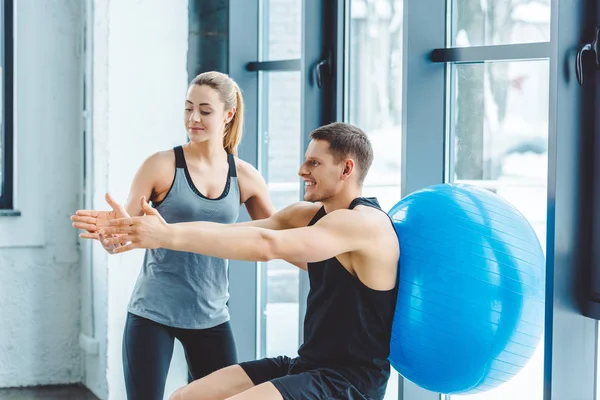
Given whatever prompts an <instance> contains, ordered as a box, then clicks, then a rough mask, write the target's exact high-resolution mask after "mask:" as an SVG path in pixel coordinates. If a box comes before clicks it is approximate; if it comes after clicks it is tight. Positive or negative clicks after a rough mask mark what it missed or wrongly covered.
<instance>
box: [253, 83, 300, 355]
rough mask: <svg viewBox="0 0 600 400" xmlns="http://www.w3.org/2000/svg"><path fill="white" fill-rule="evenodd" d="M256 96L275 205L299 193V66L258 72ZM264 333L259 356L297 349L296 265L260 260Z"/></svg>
mask: <svg viewBox="0 0 600 400" xmlns="http://www.w3.org/2000/svg"><path fill="white" fill-rule="evenodd" d="M262 88H263V97H262V102H261V110H262V111H261V114H262V122H261V123H262V128H263V132H262V139H263V147H262V148H263V149H264V151H263V157H262V160H263V161H262V163H263V165H262V169H263V174H264V175H265V178H266V180H267V183H268V185H269V192H270V194H271V197H272V199H273V202H274V203H275V207H276V208H277V209H278V210H280V209H282V208H284V207H286V206H288V205H290V204H292V203H295V202H297V201H298V200H299V199H300V179H299V177H298V175H297V173H298V168H299V165H300V163H299V160H300V155H301V154H303V151H302V149H301V143H302V141H301V136H300V135H301V132H300V124H301V121H300V72H299V71H293V72H268V73H264V74H262ZM263 271H265V275H266V276H263V280H264V279H266V282H265V283H264V285H263V287H264V290H265V292H266V293H263V296H266V308H265V310H264V318H265V320H264V323H265V325H266V326H265V330H264V331H263V332H264V333H263V334H265V335H266V336H265V337H264V338H263V343H264V347H263V349H264V350H263V352H264V354H263V356H267V357H273V356H278V355H283V354H285V355H288V356H290V357H293V356H296V355H297V350H298V340H299V335H298V332H299V330H298V328H299V327H298V322H299V307H298V300H299V271H300V270H299V269H298V268H296V267H295V266H293V265H291V264H288V263H287V262H285V261H281V260H273V261H269V262H267V263H265V264H264V268H263Z"/></svg>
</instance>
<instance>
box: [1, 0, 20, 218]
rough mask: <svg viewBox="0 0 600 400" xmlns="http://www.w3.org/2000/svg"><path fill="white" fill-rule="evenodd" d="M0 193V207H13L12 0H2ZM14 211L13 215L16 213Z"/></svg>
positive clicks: (8, 208) (6, 208) (5, 208)
mask: <svg viewBox="0 0 600 400" xmlns="http://www.w3.org/2000/svg"><path fill="white" fill-rule="evenodd" d="M1 13H2V16H1V17H2V23H3V29H2V55H1V56H2V70H3V76H2V86H3V88H4V92H3V94H2V108H3V114H2V132H1V134H2V152H3V157H2V164H1V165H0V168H2V180H1V181H0V184H1V185H2V194H1V195H0V209H3V210H10V209H13V208H14V201H13V200H14V186H15V185H14V182H15V179H14V130H13V16H14V13H13V0H3V1H2V10H1ZM17 214H18V213H15V214H14V215H17Z"/></svg>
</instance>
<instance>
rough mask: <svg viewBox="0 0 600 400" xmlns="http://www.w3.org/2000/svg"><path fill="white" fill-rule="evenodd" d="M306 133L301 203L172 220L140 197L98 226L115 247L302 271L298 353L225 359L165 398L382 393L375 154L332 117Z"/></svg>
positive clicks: (384, 221) (386, 320)
mask: <svg viewBox="0 0 600 400" xmlns="http://www.w3.org/2000/svg"><path fill="white" fill-rule="evenodd" d="M310 138H311V142H310V144H309V145H308V148H307V151H306V154H305V158H306V160H305V162H304V163H303V164H302V166H301V167H300V170H299V175H300V176H301V177H302V179H303V180H304V183H305V189H306V190H305V195H304V199H305V200H306V202H299V203H296V204H293V205H291V206H289V207H287V208H285V209H283V210H282V211H280V212H278V213H276V214H274V215H273V216H272V217H270V218H268V219H264V220H259V221H253V222H246V223H240V224H233V225H220V224H213V223H206V222H198V223H197V222H191V223H182V224H172V225H169V224H167V223H166V222H165V221H164V220H163V219H162V218H161V217H160V215H159V214H158V212H157V211H156V210H154V209H153V208H152V207H150V206H149V205H148V204H147V203H146V201H145V199H142V203H143V208H144V212H145V213H146V216H143V217H134V218H123V219H115V220H112V221H109V226H108V227H106V228H103V229H102V230H103V232H102V233H103V234H104V235H105V237H109V238H108V239H104V241H105V244H106V245H108V244H117V245H119V244H120V243H128V244H125V245H124V246H121V247H118V248H117V249H116V250H115V253H120V252H124V251H128V250H131V249H134V248H159V247H162V248H168V249H173V250H179V251H187V252H195V253H201V254H206V255H209V256H214V257H222V258H228V259H240V260H251V261H268V260H272V259H283V260H286V261H290V262H294V263H295V264H297V265H300V266H302V267H303V268H306V269H307V270H308V273H309V278H310V286H311V287H310V292H309V295H308V300H307V310H306V318H305V321H304V339H305V341H304V343H303V344H302V346H301V347H300V349H299V350H298V355H299V356H298V357H297V358H295V359H290V358H288V357H285V356H282V357H277V358H272V359H263V360H257V361H251V362H244V363H241V364H239V365H235V366H232V367H227V368H224V369H221V370H219V371H216V372H214V373H213V374H211V375H209V376H207V377H205V378H202V379H199V380H197V381H195V382H192V383H191V384H189V385H187V386H185V387H183V388H180V389H179V390H177V391H176V392H175V393H174V394H173V395H172V397H171V399H173V400H187V399H203V400H205V399H206V400H208V399H211V400H212V399H226V398H233V399H237V400H242V399H244V400H245V399H261V400H266V399H381V398H383V396H384V393H385V388H386V385H387V380H388V378H389V373H390V372H389V371H390V367H389V362H388V361H387V356H388V354H389V342H390V336H391V327H392V319H393V314H394V309H395V304H396V295H397V277H396V274H397V268H398V259H399V254H400V250H399V244H398V239H397V236H396V234H395V232H394V228H393V226H392V223H391V221H390V219H389V217H388V216H387V215H386V214H385V213H384V212H382V211H381V209H380V208H379V205H378V203H377V201H376V200H374V199H367V198H363V197H361V191H362V185H363V181H364V179H365V176H366V175H367V172H368V171H369V168H370V166H371V163H372V161H373V150H372V147H371V144H370V142H369V140H368V138H367V136H366V135H365V133H364V132H362V131H361V130H360V129H358V128H356V127H354V126H352V125H349V124H344V123H333V124H330V125H326V126H323V127H320V128H318V129H316V130H315V131H313V132H312V133H311V134H310ZM111 235H119V236H118V237H116V236H111ZM304 262H307V263H308V264H307V266H306V264H303V263H304Z"/></svg>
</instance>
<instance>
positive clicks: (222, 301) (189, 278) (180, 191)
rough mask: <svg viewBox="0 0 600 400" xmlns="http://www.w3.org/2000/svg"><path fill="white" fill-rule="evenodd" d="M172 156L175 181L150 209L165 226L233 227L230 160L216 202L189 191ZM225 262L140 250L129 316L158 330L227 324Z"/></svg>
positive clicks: (179, 155)
mask: <svg viewBox="0 0 600 400" xmlns="http://www.w3.org/2000/svg"><path fill="white" fill-rule="evenodd" d="M174 151H175V165H176V170H175V178H174V180H173V184H172V186H171V189H170V190H169V192H168V193H167V195H166V197H165V198H164V200H163V201H162V202H160V203H159V204H154V207H155V208H156V209H157V210H158V211H159V212H160V214H161V215H162V217H163V218H164V219H165V221H167V222H168V223H176V222H191V221H210V222H220V223H225V224H230V223H234V222H236V221H237V219H238V216H239V211H240V189H239V186H238V181H237V174H236V169H235V160H234V157H233V156H232V155H231V154H228V156H227V157H228V162H229V174H228V176H227V183H226V185H225V190H224V191H223V193H222V194H221V195H220V196H219V197H218V198H216V199H209V198H207V197H205V196H203V195H202V194H201V193H200V191H199V190H198V189H197V188H196V186H194V183H193V182H192V178H191V177H190V173H189V171H188V168H187V165H186V163H185V157H184V156H183V149H182V147H181V146H177V147H175V148H174ZM227 269H228V260H224V259H221V258H215V257H209V256H205V255H202V254H195V253H187V252H181V251H174V250H167V249H151V250H146V255H145V256H144V264H143V266H142V270H141V271H140V275H139V277H138V279H137V282H136V284H135V287H134V289H133V294H132V296H131V300H130V302H129V308H128V309H129V312H131V313H132V314H135V315H139V316H140V317H144V318H148V319H150V320H152V321H155V322H158V323H160V324H163V325H168V326H172V327H177V328H186V329H205V328H212V327H214V326H217V325H220V324H222V323H224V322H226V321H229V309H228V308H227V301H228V300H229V289H228V288H229V280H228V274H227Z"/></svg>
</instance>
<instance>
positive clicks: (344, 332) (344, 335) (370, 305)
mask: <svg viewBox="0 0 600 400" xmlns="http://www.w3.org/2000/svg"><path fill="white" fill-rule="evenodd" d="M358 205H365V206H370V207H374V208H377V209H379V210H381V207H380V206H379V203H378V202H377V199H375V198H364V197H359V198H356V199H354V200H353V201H352V203H351V204H350V207H349V208H350V209H353V208H354V207H356V206H358ZM382 212H383V211H382ZM325 215H326V212H325V208H324V207H323V208H321V209H320V210H319V211H318V212H317V214H316V215H315V216H314V217H313V219H312V220H311V221H310V223H309V226H310V225H313V224H315V223H316V222H317V221H318V220H320V219H321V218H323V217H324V216H325ZM390 223H391V220H390ZM356 229H361V227H360V226H357V227H356ZM308 275H309V279H310V291H309V293H308V299H307V308H306V317H305V319H304V344H302V346H301V347H300V349H299V350H298V355H299V356H300V357H301V358H302V359H305V360H306V361H309V362H312V363H315V364H318V365H321V366H324V367H325V366H327V367H344V368H347V367H364V368H361V369H362V370H363V371H364V373H366V374H367V376H365V379H366V380H368V381H370V385H368V386H371V385H374V384H375V385H377V383H376V382H380V384H383V385H385V384H386V383H387V380H388V378H389V374H390V364H389V361H388V359H387V358H388V355H389V352H390V337H391V332H392V320H393V317H394V311H395V307H396V297H397V294H398V284H397V283H396V285H395V287H394V288H393V289H391V290H383V291H381V290H373V289H370V288H369V287H367V286H365V285H364V284H363V283H362V282H361V281H360V280H359V279H358V278H357V277H355V276H353V275H352V274H350V272H349V271H348V270H347V269H346V268H344V267H343V266H342V264H341V263H340V262H339V261H338V260H337V258H335V257H334V258H330V259H328V260H325V261H320V262H316V263H309V264H308ZM362 375H364V374H362ZM365 383H367V382H365ZM371 387H372V386H371Z"/></svg>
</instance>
